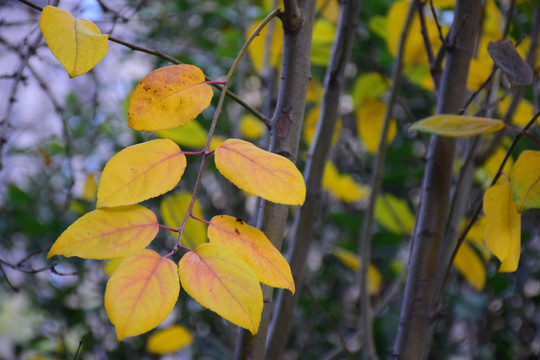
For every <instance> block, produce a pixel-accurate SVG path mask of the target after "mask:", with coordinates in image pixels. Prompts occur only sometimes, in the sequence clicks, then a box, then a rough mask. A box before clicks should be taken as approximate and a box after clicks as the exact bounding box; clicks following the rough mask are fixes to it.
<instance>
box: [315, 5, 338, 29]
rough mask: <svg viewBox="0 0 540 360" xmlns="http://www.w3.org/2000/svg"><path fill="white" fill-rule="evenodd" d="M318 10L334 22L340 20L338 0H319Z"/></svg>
mask: <svg viewBox="0 0 540 360" xmlns="http://www.w3.org/2000/svg"><path fill="white" fill-rule="evenodd" d="M317 10H319V11H320V13H321V15H322V16H323V17H324V18H325V19H327V20H329V21H330V22H331V23H333V24H337V22H338V20H339V11H340V10H339V2H338V1H337V0H317Z"/></svg>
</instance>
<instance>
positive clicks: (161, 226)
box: [158, 224, 178, 232]
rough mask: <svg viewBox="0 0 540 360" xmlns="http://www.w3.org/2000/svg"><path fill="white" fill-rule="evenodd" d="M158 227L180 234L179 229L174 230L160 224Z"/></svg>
mask: <svg viewBox="0 0 540 360" xmlns="http://www.w3.org/2000/svg"><path fill="white" fill-rule="evenodd" d="M158 226H159V227H160V228H162V229H165V230H169V231H174V232H178V229H175V228H172V227H169V226H167V225H163V224H158Z"/></svg>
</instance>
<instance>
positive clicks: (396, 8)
mask: <svg viewBox="0 0 540 360" xmlns="http://www.w3.org/2000/svg"><path fill="white" fill-rule="evenodd" d="M410 4H411V3H410V2H409V1H407V0H402V1H396V2H394V3H393V5H392V7H391V8H390V10H389V11H388V14H387V17H386V36H385V38H386V44H387V46H388V50H389V51H390V53H391V54H392V55H393V56H396V55H397V52H398V47H399V41H400V37H401V32H402V30H403V25H404V24H405V17H406V16H407V13H408V10H409V6H410ZM425 24H426V28H427V33H428V34H429V41H430V43H431V46H432V48H433V51H434V52H435V53H437V51H438V49H439V47H440V46H441V41H440V39H439V30H438V29H437V24H436V23H435V20H434V19H433V18H432V17H431V15H430V14H429V13H426V17H425ZM421 29H422V27H421V24H420V19H419V16H418V13H416V14H415V15H414V17H413V20H412V22H411V26H410V29H409V34H408V36H407V47H406V49H405V54H404V59H403V62H404V64H405V65H410V64H426V65H429V62H428V58H427V55H426V50H425V45H424V40H423V38H422V36H420V34H421ZM444 32H446V30H444V29H443V33H444Z"/></svg>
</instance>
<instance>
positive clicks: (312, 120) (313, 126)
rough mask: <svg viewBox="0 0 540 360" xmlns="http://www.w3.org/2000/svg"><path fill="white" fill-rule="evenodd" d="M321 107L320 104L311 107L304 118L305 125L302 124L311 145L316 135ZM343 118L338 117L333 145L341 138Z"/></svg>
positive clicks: (305, 136) (303, 131)
mask: <svg viewBox="0 0 540 360" xmlns="http://www.w3.org/2000/svg"><path fill="white" fill-rule="evenodd" d="M320 111H321V108H320V106H315V107H314V108H313V109H311V110H310V111H309V112H308V113H307V115H306V118H305V120H304V125H303V126H302V134H303V135H304V140H305V141H306V144H308V145H310V144H311V142H312V141H313V137H314V136H315V131H317V122H318V121H319V114H320ZM341 126H342V125H341V119H338V121H337V122H336V126H335V127H334V134H333V136H332V145H335V144H336V142H337V141H338V139H339V133H340V131H341Z"/></svg>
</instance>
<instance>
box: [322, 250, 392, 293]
mask: <svg viewBox="0 0 540 360" xmlns="http://www.w3.org/2000/svg"><path fill="white" fill-rule="evenodd" d="M333 255H334V256H335V257H337V258H338V259H339V260H340V261H341V262H342V263H343V265H345V266H346V267H348V268H349V269H351V270H352V271H358V270H360V266H361V262H360V257H359V256H358V254H356V253H353V252H352V251H349V250H346V249H343V248H336V249H335V250H334V252H333ZM381 285H382V275H381V272H380V271H379V269H377V267H375V265H373V264H370V265H369V269H368V292H369V293H370V294H372V295H373V294H376V293H377V292H379V290H380V289H381Z"/></svg>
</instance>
